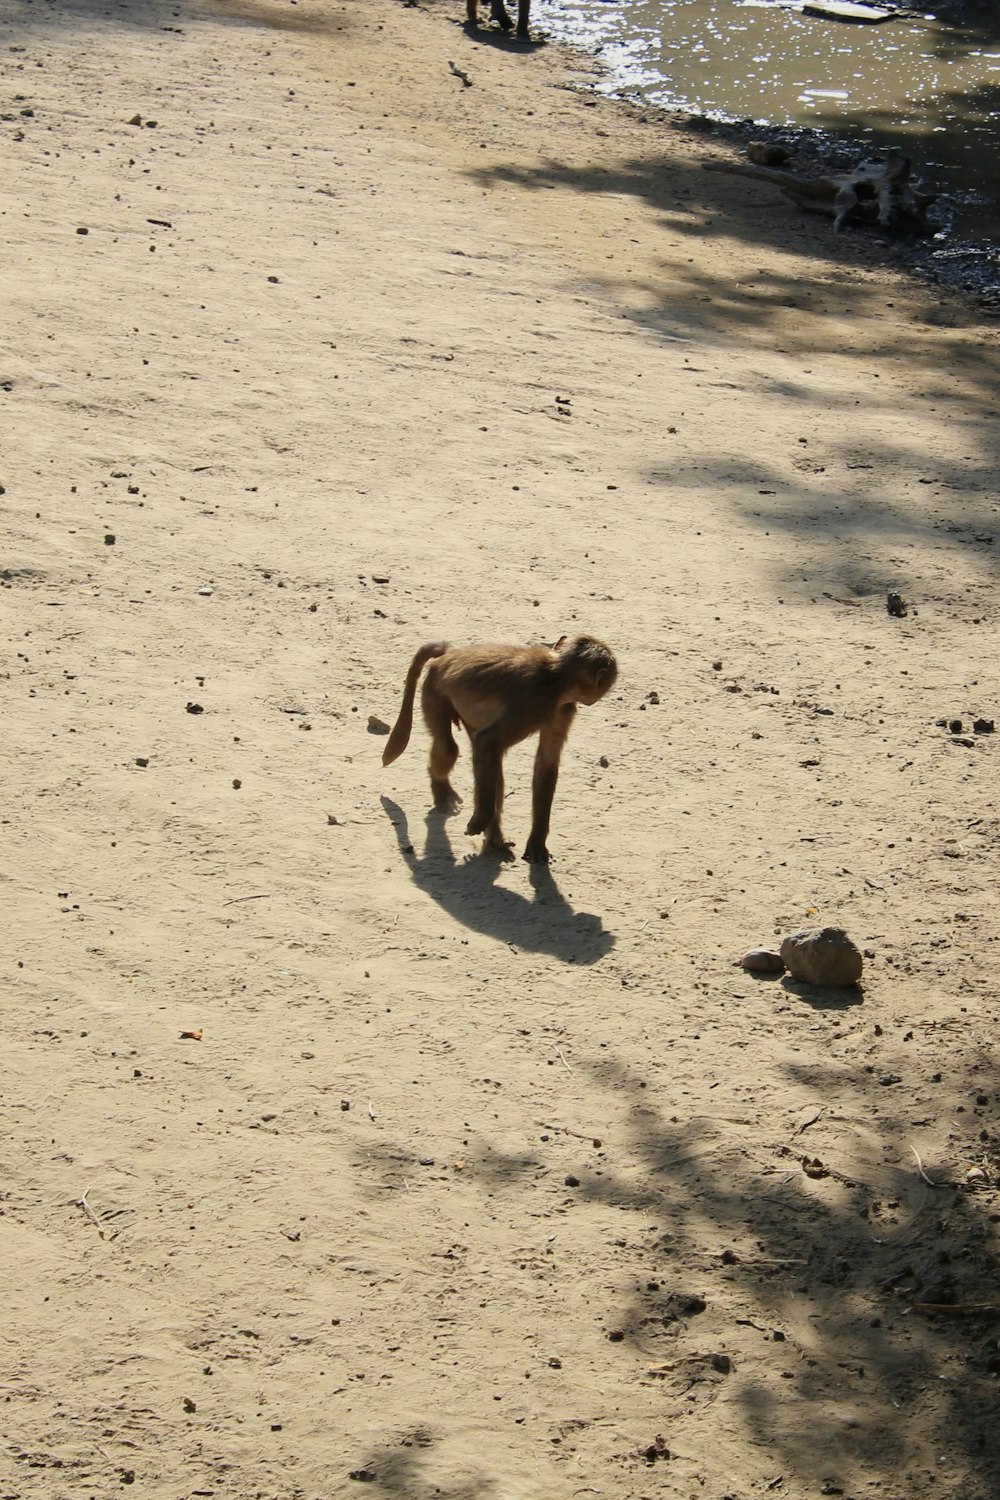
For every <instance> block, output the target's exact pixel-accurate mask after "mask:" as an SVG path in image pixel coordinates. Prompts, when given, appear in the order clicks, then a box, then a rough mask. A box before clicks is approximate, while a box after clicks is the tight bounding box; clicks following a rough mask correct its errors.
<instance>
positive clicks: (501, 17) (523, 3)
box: [465, 0, 531, 39]
mask: <svg viewBox="0 0 1000 1500" xmlns="http://www.w3.org/2000/svg"><path fill="white" fill-rule="evenodd" d="M465 10H466V15H467V17H468V23H469V26H470V27H471V28H472V29H473V31H474V30H475V29H476V27H477V25H478V24H479V0H465ZM530 10H531V0H517V34H518V36H519V37H523V38H525V39H526V38H527V36H528V12H529V11H530ZM490 19H491V20H493V21H496V23H497V25H498V26H499V27H500V29H501V30H502V31H513V29H514V22H513V21H512V20H511V18H510V16H509V15H508V14H507V7H506V6H505V5H504V3H503V0H490Z"/></svg>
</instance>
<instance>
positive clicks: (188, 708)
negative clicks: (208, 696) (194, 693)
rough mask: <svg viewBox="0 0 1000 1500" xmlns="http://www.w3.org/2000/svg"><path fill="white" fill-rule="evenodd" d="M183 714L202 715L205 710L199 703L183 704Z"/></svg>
mask: <svg viewBox="0 0 1000 1500" xmlns="http://www.w3.org/2000/svg"><path fill="white" fill-rule="evenodd" d="M184 712H185V713H189V714H203V713H204V712H205V710H204V709H203V708H202V706H201V704H200V703H185V705H184Z"/></svg>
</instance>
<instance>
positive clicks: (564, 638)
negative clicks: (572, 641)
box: [552, 635, 569, 651]
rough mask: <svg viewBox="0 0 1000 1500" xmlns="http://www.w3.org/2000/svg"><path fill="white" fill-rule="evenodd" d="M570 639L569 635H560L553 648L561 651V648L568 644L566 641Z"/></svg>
mask: <svg viewBox="0 0 1000 1500" xmlns="http://www.w3.org/2000/svg"><path fill="white" fill-rule="evenodd" d="M568 640H569V636H568V635H561V636H560V637H559V639H558V640H557V641H556V642H555V644H554V645H553V647H552V650H553V651H559V650H561V649H562V647H563V646H564V645H565V644H566V642H567V641H568Z"/></svg>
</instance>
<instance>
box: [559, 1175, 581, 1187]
mask: <svg viewBox="0 0 1000 1500" xmlns="http://www.w3.org/2000/svg"><path fill="white" fill-rule="evenodd" d="M563 1181H564V1182H565V1184H566V1186H567V1187H579V1186H580V1179H579V1177H574V1176H573V1174H572V1173H570V1175H569V1176H568V1177H565V1178H563Z"/></svg>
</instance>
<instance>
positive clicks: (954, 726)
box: [948, 719, 962, 734]
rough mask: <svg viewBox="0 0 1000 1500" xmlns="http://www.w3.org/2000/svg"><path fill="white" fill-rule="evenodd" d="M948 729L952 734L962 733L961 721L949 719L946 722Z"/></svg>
mask: <svg viewBox="0 0 1000 1500" xmlns="http://www.w3.org/2000/svg"><path fill="white" fill-rule="evenodd" d="M948 728H949V730H950V731H951V733H952V734H961V733H962V721H961V719H949V720H948Z"/></svg>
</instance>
